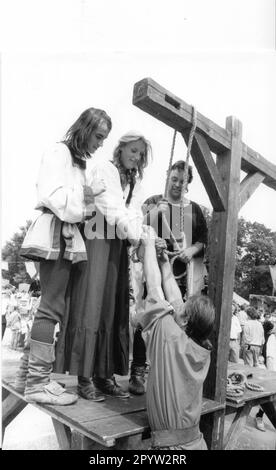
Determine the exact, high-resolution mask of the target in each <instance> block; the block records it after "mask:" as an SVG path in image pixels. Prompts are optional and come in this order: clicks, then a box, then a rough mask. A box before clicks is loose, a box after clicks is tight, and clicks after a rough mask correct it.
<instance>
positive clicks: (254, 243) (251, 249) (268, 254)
mask: <svg viewBox="0 0 276 470" xmlns="http://www.w3.org/2000/svg"><path fill="white" fill-rule="evenodd" d="M202 209H203V214H204V216H205V218H206V221H207V225H208V229H209V235H210V233H211V231H210V227H211V220H212V214H211V212H210V211H209V210H208V209H206V208H202ZM210 244H211V239H210V237H209V243H208V248H207V256H206V258H207V263H208V260H209V249H210ZM273 264H276V232H273V231H272V230H270V229H269V228H267V227H265V226H264V225H263V224H259V223H258V222H249V221H247V220H245V219H244V218H243V217H240V218H239V220H238V232H237V248H236V268H235V282H234V290H235V292H236V293H237V294H239V295H241V296H242V297H244V298H245V299H249V294H261V295H271V293H272V280H271V275H270V271H269V265H273Z"/></svg>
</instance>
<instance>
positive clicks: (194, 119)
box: [162, 106, 197, 298]
mask: <svg viewBox="0 0 276 470" xmlns="http://www.w3.org/2000/svg"><path fill="white" fill-rule="evenodd" d="M192 108H193V115H192V127H191V131H190V134H189V140H188V146H187V153H186V161H185V166H184V175H183V186H182V189H181V197H180V234H181V245H183V242H184V238H185V234H184V197H185V193H186V192H187V188H188V179H189V159H190V155H191V148H192V143H193V138H194V134H195V130H196V122H197V111H196V109H195V107H194V106H193V107H192ZM176 134H177V131H176V130H175V131H174V135H173V141H172V148H171V155H170V161H169V166H168V170H167V178H166V184H165V192H164V197H165V198H167V193H168V186H169V178H170V173H171V168H172V161H173V155H174V148H175V140H176ZM162 222H163V224H164V225H165V227H166V229H167V230H168V231H169V233H170V237H171V239H172V241H173V243H174V247H175V249H176V250H175V251H174V252H173V255H171V254H170V255H171V256H172V258H171V266H173V263H174V262H175V260H176V259H177V258H178V257H179V255H180V253H181V252H182V251H183V249H182V250H181V248H180V246H179V243H178V242H177V240H176V238H175V236H174V234H173V232H172V230H171V228H170V227H169V225H168V222H167V219H166V217H165V216H164V214H162ZM188 266H189V263H187V264H186V297H187V298H188V297H189V296H190V292H189V291H190V286H189V282H188V280H189V276H188ZM181 277H182V276H181Z"/></svg>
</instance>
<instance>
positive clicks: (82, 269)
mask: <svg viewBox="0 0 276 470" xmlns="http://www.w3.org/2000/svg"><path fill="white" fill-rule="evenodd" d="M86 249H87V256H88V261H87V262H82V263H77V264H76V265H75V266H74V267H73V269H72V275H71V280H70V287H69V289H68V292H67V315H66V316H65V318H64V322H63V324H62V325H61V332H60V334H59V338H58V343H57V348H56V365H55V370H56V371H57V372H64V371H69V373H70V374H72V375H81V376H83V377H92V376H93V375H96V376H98V377H102V378H104V377H111V376H112V374H113V373H115V374H120V375H127V374H128V368H129V275H128V253H127V245H126V242H125V241H122V240H120V239H117V238H116V239H112V240H108V239H103V240H99V239H95V240H87V241H86Z"/></svg>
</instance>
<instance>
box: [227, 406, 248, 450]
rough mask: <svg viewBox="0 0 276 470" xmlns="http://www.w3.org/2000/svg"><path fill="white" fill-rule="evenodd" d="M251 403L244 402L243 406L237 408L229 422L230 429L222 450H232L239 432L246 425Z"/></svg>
mask: <svg viewBox="0 0 276 470" xmlns="http://www.w3.org/2000/svg"><path fill="white" fill-rule="evenodd" d="M251 408H252V407H251V404H250V403H246V404H245V405H244V406H243V407H241V408H239V409H238V410H237V412H236V414H235V416H234V419H233V421H232V423H231V426H230V429H229V431H228V433H227V435H226V437H225V441H224V447H223V448H224V450H234V449H235V446H236V444H237V441H238V439H239V437H240V433H241V431H242V429H243V428H244V426H245V425H246V420H247V417H248V415H249V413H250V410H251Z"/></svg>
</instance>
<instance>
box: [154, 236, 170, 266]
mask: <svg viewBox="0 0 276 470" xmlns="http://www.w3.org/2000/svg"><path fill="white" fill-rule="evenodd" d="M155 249H156V255H157V258H158V261H161V262H165V261H168V259H169V257H168V254H167V252H166V250H167V243H166V241H165V240H164V239H163V238H160V237H157V238H156V239H155Z"/></svg>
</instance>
